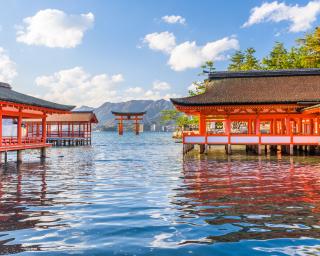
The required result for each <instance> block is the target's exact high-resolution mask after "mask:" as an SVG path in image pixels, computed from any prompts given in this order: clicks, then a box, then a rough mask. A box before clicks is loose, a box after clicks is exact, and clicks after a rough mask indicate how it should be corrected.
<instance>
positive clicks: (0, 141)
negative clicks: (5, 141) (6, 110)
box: [0, 107, 2, 147]
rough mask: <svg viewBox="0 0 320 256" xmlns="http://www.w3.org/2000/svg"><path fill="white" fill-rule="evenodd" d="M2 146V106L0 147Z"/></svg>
mask: <svg viewBox="0 0 320 256" xmlns="http://www.w3.org/2000/svg"><path fill="white" fill-rule="evenodd" d="M1 146H2V107H0V147H1Z"/></svg>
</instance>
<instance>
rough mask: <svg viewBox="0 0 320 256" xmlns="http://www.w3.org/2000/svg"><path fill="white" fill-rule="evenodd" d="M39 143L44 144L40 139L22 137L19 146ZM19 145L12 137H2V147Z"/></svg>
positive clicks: (15, 138)
mask: <svg viewBox="0 0 320 256" xmlns="http://www.w3.org/2000/svg"><path fill="white" fill-rule="evenodd" d="M41 143H45V141H43V139H42V137H23V138H21V143H20V144H22V145H27V144H41ZM20 144H19V142H18V138H17V137H14V136H5V137H2V146H15V145H20Z"/></svg>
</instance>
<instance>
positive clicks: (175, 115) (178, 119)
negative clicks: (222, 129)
mask: <svg viewBox="0 0 320 256" xmlns="http://www.w3.org/2000/svg"><path fill="white" fill-rule="evenodd" d="M160 123H161V124H163V125H168V124H173V125H175V126H177V127H178V129H179V130H182V131H183V130H184V129H185V128H186V127H188V126H189V127H190V126H194V125H197V124H198V118H196V117H189V116H187V115H185V114H183V113H181V112H179V111H178V110H176V109H169V110H162V111H161V117H160Z"/></svg>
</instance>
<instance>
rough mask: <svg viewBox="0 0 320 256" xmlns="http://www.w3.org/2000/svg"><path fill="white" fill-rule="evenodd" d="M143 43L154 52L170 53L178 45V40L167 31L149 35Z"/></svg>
mask: <svg viewBox="0 0 320 256" xmlns="http://www.w3.org/2000/svg"><path fill="white" fill-rule="evenodd" d="M143 42H144V43H147V44H148V46H149V48H150V49H152V50H155V51H162V52H165V53H170V52H171V51H172V49H173V48H174V47H175V45H176V38H175V36H174V34H172V33H170V32H168V31H165V32H161V33H152V34H148V35H146V36H145V37H144V39H143Z"/></svg>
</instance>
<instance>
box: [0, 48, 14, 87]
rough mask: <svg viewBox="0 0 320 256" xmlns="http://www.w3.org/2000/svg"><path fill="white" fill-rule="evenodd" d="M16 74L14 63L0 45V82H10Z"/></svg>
mask: <svg viewBox="0 0 320 256" xmlns="http://www.w3.org/2000/svg"><path fill="white" fill-rule="evenodd" d="M17 74H18V73H17V70H16V63H15V62H13V61H12V60H11V59H10V57H9V56H8V55H7V53H6V51H5V50H4V49H3V48H2V47H0V82H6V83H11V82H12V79H13V78H15V77H16V76H17Z"/></svg>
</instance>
